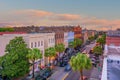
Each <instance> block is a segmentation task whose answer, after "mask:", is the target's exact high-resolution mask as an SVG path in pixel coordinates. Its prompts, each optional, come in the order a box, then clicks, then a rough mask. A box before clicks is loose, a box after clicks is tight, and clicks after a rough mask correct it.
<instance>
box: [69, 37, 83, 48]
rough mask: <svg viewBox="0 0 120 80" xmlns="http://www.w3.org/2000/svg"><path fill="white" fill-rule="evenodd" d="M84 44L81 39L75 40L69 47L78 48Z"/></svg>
mask: <svg viewBox="0 0 120 80" xmlns="http://www.w3.org/2000/svg"><path fill="white" fill-rule="evenodd" d="M82 43H83V42H82V40H81V39H79V38H75V39H74V41H72V42H70V43H69V45H70V47H72V48H76V47H79V46H81V45H82Z"/></svg>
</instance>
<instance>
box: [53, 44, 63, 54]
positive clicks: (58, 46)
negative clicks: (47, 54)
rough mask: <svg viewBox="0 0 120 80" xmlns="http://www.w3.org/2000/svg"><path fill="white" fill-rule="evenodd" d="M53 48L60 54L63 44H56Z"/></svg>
mask: <svg viewBox="0 0 120 80" xmlns="http://www.w3.org/2000/svg"><path fill="white" fill-rule="evenodd" d="M55 50H56V51H57V52H59V55H60V53H62V52H63V51H64V50H65V45H64V44H62V43H61V44H58V45H55Z"/></svg>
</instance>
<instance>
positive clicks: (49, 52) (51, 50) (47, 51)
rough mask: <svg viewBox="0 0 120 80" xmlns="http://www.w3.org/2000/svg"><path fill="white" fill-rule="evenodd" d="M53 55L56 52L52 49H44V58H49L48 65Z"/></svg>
mask: <svg viewBox="0 0 120 80" xmlns="http://www.w3.org/2000/svg"><path fill="white" fill-rule="evenodd" d="M55 55H56V50H55V48H54V47H50V48H47V49H45V57H47V58H49V64H50V61H51V57H54V56H55Z"/></svg>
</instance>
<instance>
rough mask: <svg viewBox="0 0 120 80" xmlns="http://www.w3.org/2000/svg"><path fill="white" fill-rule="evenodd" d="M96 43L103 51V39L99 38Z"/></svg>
mask: <svg viewBox="0 0 120 80" xmlns="http://www.w3.org/2000/svg"><path fill="white" fill-rule="evenodd" d="M97 43H99V44H100V45H101V47H102V49H103V45H104V44H105V43H106V42H105V37H101V38H98V39H97Z"/></svg>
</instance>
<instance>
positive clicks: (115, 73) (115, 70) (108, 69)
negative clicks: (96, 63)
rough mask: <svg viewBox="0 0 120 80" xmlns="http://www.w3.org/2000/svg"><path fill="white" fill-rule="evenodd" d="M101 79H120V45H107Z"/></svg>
mask: <svg viewBox="0 0 120 80" xmlns="http://www.w3.org/2000/svg"><path fill="white" fill-rule="evenodd" d="M104 54H107V57H105V58H104V60H103V69H102V77H101V80H120V76H119V74H120V47H118V46H117V47H116V46H107V45H105V53H104Z"/></svg>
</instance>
